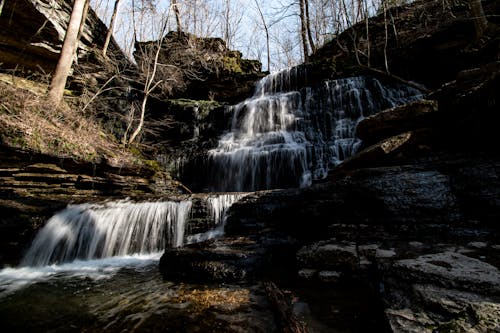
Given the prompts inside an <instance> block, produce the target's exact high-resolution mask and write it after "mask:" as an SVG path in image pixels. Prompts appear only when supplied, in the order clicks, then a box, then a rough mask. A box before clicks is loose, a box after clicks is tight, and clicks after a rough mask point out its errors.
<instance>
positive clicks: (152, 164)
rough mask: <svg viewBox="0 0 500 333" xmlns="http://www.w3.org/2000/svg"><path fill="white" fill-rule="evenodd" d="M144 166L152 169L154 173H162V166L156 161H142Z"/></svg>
mask: <svg viewBox="0 0 500 333" xmlns="http://www.w3.org/2000/svg"><path fill="white" fill-rule="evenodd" d="M144 164H145V165H146V166H148V167H149V168H150V169H152V170H153V171H155V172H160V171H162V166H161V164H160V163H159V162H158V161H155V160H144Z"/></svg>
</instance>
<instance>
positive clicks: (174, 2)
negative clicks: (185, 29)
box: [172, 0, 182, 34]
mask: <svg viewBox="0 0 500 333" xmlns="http://www.w3.org/2000/svg"><path fill="white" fill-rule="evenodd" d="M172 7H173V9H174V14H175V22H176V23H177V32H178V33H179V34H180V33H181V31H182V25H181V14H180V13H179V7H178V4H177V0H172Z"/></svg>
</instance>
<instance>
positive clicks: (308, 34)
mask: <svg viewBox="0 0 500 333" xmlns="http://www.w3.org/2000/svg"><path fill="white" fill-rule="evenodd" d="M304 7H305V10H306V29H307V38H308V40H309V45H310V46H311V51H312V53H314V52H316V45H315V43H314V40H313V38H312V33H311V20H310V19H309V0H304Z"/></svg>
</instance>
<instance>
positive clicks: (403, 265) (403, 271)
mask: <svg viewBox="0 0 500 333" xmlns="http://www.w3.org/2000/svg"><path fill="white" fill-rule="evenodd" d="M391 271H392V274H393V275H395V276H398V277H399V278H401V279H405V280H407V281H411V282H412V283H431V284H434V285H438V286H446V287H448V288H455V289H461V290H469V291H475V292H479V293H482V294H485V295H486V294H490V295H491V294H496V295H500V285H499V283H498V282H499V281H500V271H499V270H498V269H497V268H496V267H494V266H492V265H490V264H488V263H485V262H483V261H480V260H478V259H474V258H471V257H468V256H465V255H463V254H460V253H455V252H443V253H436V254H429V255H424V256H420V257H418V258H415V259H405V260H400V261H398V262H396V264H395V265H394V267H393V269H392V270H391Z"/></svg>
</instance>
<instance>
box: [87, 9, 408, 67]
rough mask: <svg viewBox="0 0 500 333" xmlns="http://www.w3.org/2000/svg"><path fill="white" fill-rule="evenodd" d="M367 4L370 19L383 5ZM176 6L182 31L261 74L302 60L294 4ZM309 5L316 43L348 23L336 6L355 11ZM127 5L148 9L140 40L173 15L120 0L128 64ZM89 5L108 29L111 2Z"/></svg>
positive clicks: (154, 35)
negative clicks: (253, 62) (214, 40)
mask: <svg viewBox="0 0 500 333" xmlns="http://www.w3.org/2000/svg"><path fill="white" fill-rule="evenodd" d="M367 1H368V11H369V12H370V13H371V14H373V13H375V12H376V10H377V8H378V7H379V6H380V1H382V0H367ZM393 1H411V0H393ZM177 2H178V4H179V10H180V12H181V18H182V25H183V26H184V29H183V30H184V31H185V30H186V27H188V28H187V32H190V33H194V34H195V35H197V36H199V37H221V38H223V39H225V40H227V41H229V42H228V44H229V45H228V46H229V48H230V49H232V50H238V51H240V52H242V53H243V56H244V57H245V58H247V59H258V60H260V61H261V62H262V64H263V69H264V70H270V71H277V70H280V69H283V68H286V67H290V66H293V65H296V64H298V63H300V62H302V60H303V55H302V48H301V44H300V37H299V17H298V15H297V12H298V5H297V0H177ZM309 2H310V4H311V6H310V8H311V10H310V11H311V18H312V26H313V28H312V29H313V32H314V38H315V39H316V40H318V41H319V44H321V43H322V42H324V41H326V40H328V39H329V38H331V36H333V35H334V34H335V33H338V32H339V31H341V30H342V28H340V30H339V25H338V22H339V21H342V22H348V21H349V22H352V19H351V20H346V19H345V17H340V18H339V16H338V15H339V13H342V12H343V11H342V10H341V9H342V8H340V6H341V4H344V3H345V4H346V6H347V7H346V8H347V10H348V11H350V13H355V12H356V11H357V9H356V8H355V6H356V4H358V3H359V2H358V0H344V1H339V0H335V1H333V0H309ZM132 3H135V6H136V8H137V7H138V6H139V5H140V4H145V3H146V4H147V5H148V6H144V7H143V8H145V10H144V11H142V12H143V14H137V13H138V12H140V11H138V10H136V11H135V12H136V14H135V22H136V31H137V35H138V36H137V37H138V40H139V41H147V40H157V39H159V38H160V36H159V35H160V33H159V31H160V30H161V29H160V27H161V22H162V17H163V18H164V17H165V13H167V12H169V13H170V15H169V16H168V29H167V30H175V29H176V26H175V19H174V17H173V13H172V11H169V10H168V9H169V6H170V0H121V1H120V6H119V14H118V19H117V23H116V24H115V29H114V30H115V31H114V37H115V40H116V41H117V42H118V44H119V45H120V46H121V47H122V49H123V50H124V52H125V53H126V54H127V55H129V57H130V58H131V59H132V53H133V43H134V38H133V31H134V29H133V23H132V22H133V20H132V10H131V8H132ZM227 4H229V17H230V19H229V20H226V17H227V16H228V15H227V14H228V12H227V11H226V8H227ZM257 4H259V6H260V8H261V10H262V12H263V16H264V20H265V21H266V25H267V26H268V28H269V31H270V59H271V64H270V66H269V67H270V68H268V66H267V49H266V36H265V31H264V28H263V27H264V26H263V23H262V19H261V16H260V15H259V11H258V9H257ZM91 6H92V8H93V9H94V10H95V11H96V13H97V14H98V15H99V17H100V18H101V19H102V20H103V22H104V23H106V24H107V25H109V20H110V17H111V14H112V11H113V6H114V0H91ZM351 15H354V14H351ZM316 18H318V19H316ZM226 21H229V25H226ZM335 22H337V23H335ZM343 24H344V25H345V23H343ZM226 28H229V29H228V31H229V32H230V34H229V38H226V36H225V31H226V30H227V29H226ZM132 60H133V59H132Z"/></svg>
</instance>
